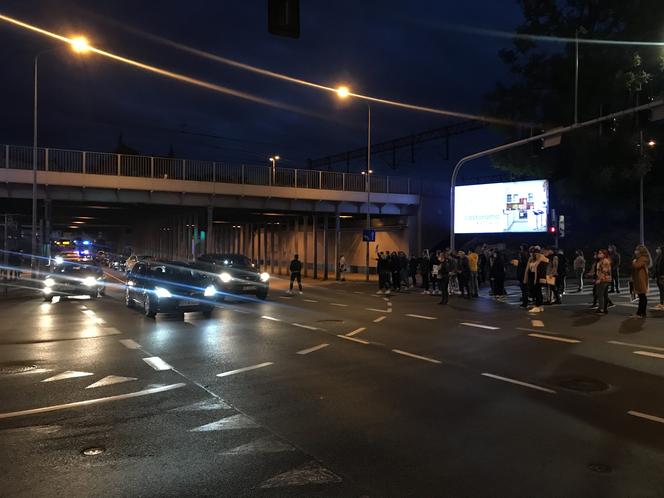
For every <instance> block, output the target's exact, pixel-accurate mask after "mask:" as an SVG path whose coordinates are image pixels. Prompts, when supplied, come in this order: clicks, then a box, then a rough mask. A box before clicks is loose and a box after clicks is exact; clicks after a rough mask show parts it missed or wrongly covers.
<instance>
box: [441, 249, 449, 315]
mask: <svg viewBox="0 0 664 498" xmlns="http://www.w3.org/2000/svg"><path fill="white" fill-rule="evenodd" d="M438 285H439V287H440V296H441V297H440V302H439V303H438V304H447V302H448V301H449V299H450V292H449V287H450V259H449V257H448V254H447V252H443V253H442V254H441V255H440V258H439V260H438Z"/></svg>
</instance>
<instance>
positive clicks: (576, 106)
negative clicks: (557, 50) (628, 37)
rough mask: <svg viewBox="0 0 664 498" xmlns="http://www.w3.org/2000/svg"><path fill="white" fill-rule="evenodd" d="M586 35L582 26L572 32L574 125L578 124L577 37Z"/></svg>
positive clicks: (586, 32)
mask: <svg viewBox="0 0 664 498" xmlns="http://www.w3.org/2000/svg"><path fill="white" fill-rule="evenodd" d="M587 34H588V31H586V28H584V27H583V26H579V27H578V28H576V31H574V124H577V123H578V122H579V35H587Z"/></svg>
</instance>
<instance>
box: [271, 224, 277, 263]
mask: <svg viewBox="0 0 664 498" xmlns="http://www.w3.org/2000/svg"><path fill="white" fill-rule="evenodd" d="M277 226H279V225H277ZM270 274H272V275H274V223H271V224H270Z"/></svg>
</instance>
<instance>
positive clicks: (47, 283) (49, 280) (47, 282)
mask: <svg viewBox="0 0 664 498" xmlns="http://www.w3.org/2000/svg"><path fill="white" fill-rule="evenodd" d="M44 285H45V286H46V287H53V286H54V285H55V280H53V279H52V278H47V279H46V280H44Z"/></svg>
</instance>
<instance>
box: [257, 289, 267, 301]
mask: <svg viewBox="0 0 664 498" xmlns="http://www.w3.org/2000/svg"><path fill="white" fill-rule="evenodd" d="M256 297H257V298H258V299H262V300H263V301H265V300H266V299H267V289H265V290H259V291H256Z"/></svg>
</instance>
